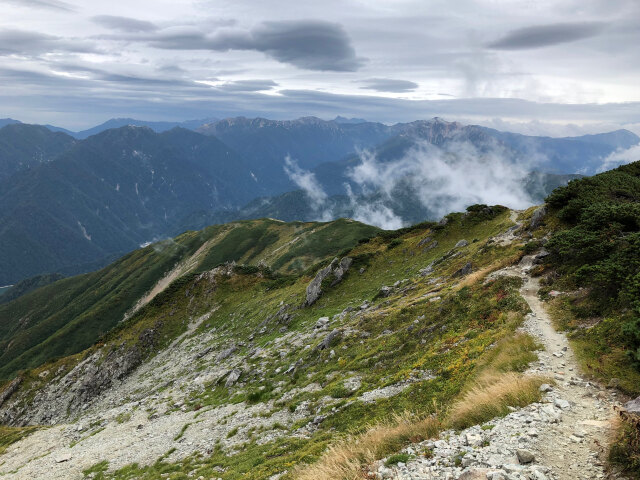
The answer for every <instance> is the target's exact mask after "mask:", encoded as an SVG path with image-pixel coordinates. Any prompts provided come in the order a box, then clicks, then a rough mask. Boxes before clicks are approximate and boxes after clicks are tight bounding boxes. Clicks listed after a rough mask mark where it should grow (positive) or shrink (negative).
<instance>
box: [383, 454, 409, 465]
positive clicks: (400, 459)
mask: <svg viewBox="0 0 640 480" xmlns="http://www.w3.org/2000/svg"><path fill="white" fill-rule="evenodd" d="M410 458H411V457H410V456H409V455H407V454H406V453H396V454H393V455H390V456H389V457H388V458H387V461H386V462H384V464H385V465H386V466H387V467H390V466H392V465H397V464H399V463H407V462H408V461H409V459H410Z"/></svg>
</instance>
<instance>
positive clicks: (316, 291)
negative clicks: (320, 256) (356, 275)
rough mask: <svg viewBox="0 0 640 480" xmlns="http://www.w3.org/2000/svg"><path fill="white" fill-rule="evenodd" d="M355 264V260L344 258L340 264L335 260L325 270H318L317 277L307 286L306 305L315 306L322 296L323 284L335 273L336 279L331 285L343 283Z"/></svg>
mask: <svg viewBox="0 0 640 480" xmlns="http://www.w3.org/2000/svg"><path fill="white" fill-rule="evenodd" d="M352 263H353V259H352V258H351V257H344V258H343V259H342V260H340V261H339V262H338V259H337V258H334V259H333V260H332V262H331V263H330V264H329V265H327V266H326V267H324V268H321V269H320V270H318V273H316V276H315V278H314V279H313V280H311V282H310V283H309V285H307V292H306V293H307V295H306V301H305V305H307V306H309V305H313V304H314V303H315V302H316V301H317V300H318V298H320V296H321V295H322V282H323V281H324V280H325V279H326V278H327V277H328V276H329V275H331V274H332V273H333V276H334V277H335V279H334V280H333V282H332V283H331V285H335V284H337V283H339V282H340V281H342V278H343V277H344V275H345V273H347V270H349V267H350V266H351V264H352Z"/></svg>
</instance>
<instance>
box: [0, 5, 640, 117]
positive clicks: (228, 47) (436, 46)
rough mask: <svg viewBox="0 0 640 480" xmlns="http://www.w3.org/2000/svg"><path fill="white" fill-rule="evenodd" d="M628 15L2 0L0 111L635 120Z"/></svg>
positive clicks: (568, 10)
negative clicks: (0, 85)
mask: <svg viewBox="0 0 640 480" xmlns="http://www.w3.org/2000/svg"><path fill="white" fill-rule="evenodd" d="M436 12H437V13H436ZM568 18H570V19H571V21H570V22H569V21H567V19H568ZM637 18H640V2H637V1H636V0H593V1H589V2H584V1H580V0H553V1H552V0H540V1H538V2H530V1H529V0H514V1H513V2H495V1H493V0H461V1H459V2H449V1H446V0H432V1H430V2H423V1H419V0H406V1H403V2H397V1H393V0H382V1H380V2H361V1H358V0H326V1H324V2H298V3H296V5H295V8H293V7H292V5H291V2H289V1H288V0H272V1H269V2H261V3H260V2H258V3H257V2H253V1H249V0H236V1H234V2H223V1H212V0H192V1H189V2H158V1H157V0H138V1H136V2H131V1H125V0H111V1H110V2H107V3H104V2H80V1H79V0H7V1H5V2H2V3H0V58H1V60H2V61H1V62H0V65H1V67H0V69H1V71H0V76H1V77H2V79H3V89H2V92H0V104H1V105H2V106H3V111H2V112H0V116H14V117H17V118H20V119H21V120H23V121H30V122H39V123H53V124H60V125H62V126H65V127H69V128H74V129H78V128H83V127H87V126H89V125H91V124H95V123H98V122H101V121H103V120H105V119H106V118H108V117H110V116H120V117H122V116H141V115H144V116H145V118H149V119H151V120H153V119H171V120H184V119H187V118H195V117H209V116H215V117H223V116H230V115H231V116H232V115H247V116H252V115H262V116H267V117H271V118H293V117H297V116H302V115H317V116H323V117H331V118H334V117H335V116H336V115H343V116H349V117H351V116H356V117H362V118H366V119H370V120H381V121H386V122H391V121H398V120H401V121H409V120H412V119H415V118H425V117H428V116H433V115H439V116H446V117H448V118H449V119H456V118H459V117H458V116H463V118H464V119H465V120H470V119H471V120H472V121H484V122H493V121H494V119H495V118H497V117H501V118H503V119H504V120H506V121H516V122H520V123H523V122H531V121H534V122H535V121H537V122H547V123H554V124H558V123H562V122H571V123H575V124H577V125H581V124H587V123H593V122H599V123H602V122H605V123H612V122H613V123H616V124H618V125H622V124H627V123H630V124H638V123H640V113H639V110H638V108H637V103H633V102H640V91H639V90H638V88H637V85H638V84H639V83H640V56H639V55H640V54H639V53H638V49H637V48H636V45H637V44H638V43H640V28H638V25H637V21H635V19H637ZM47 82H48V83H47ZM623 105H624V107H623ZM598 115H600V117H598ZM616 115H620V117H619V118H616ZM533 125H535V123H530V124H529V126H530V127H531V128H533Z"/></svg>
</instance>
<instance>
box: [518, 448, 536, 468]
mask: <svg viewBox="0 0 640 480" xmlns="http://www.w3.org/2000/svg"><path fill="white" fill-rule="evenodd" d="M516 457H518V462H520V464H521V465H526V464H528V463H531V462H533V461H534V460H535V459H536V457H535V455H534V454H533V453H531V452H530V451H529V450H524V449H522V448H519V449H518V450H516Z"/></svg>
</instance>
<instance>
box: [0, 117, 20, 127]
mask: <svg viewBox="0 0 640 480" xmlns="http://www.w3.org/2000/svg"><path fill="white" fill-rule="evenodd" d="M14 123H22V122H20V121H19V120H14V119H13V118H0V128H2V127H4V126H5V125H12V124H14Z"/></svg>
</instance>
